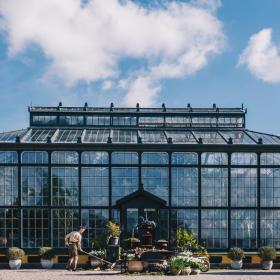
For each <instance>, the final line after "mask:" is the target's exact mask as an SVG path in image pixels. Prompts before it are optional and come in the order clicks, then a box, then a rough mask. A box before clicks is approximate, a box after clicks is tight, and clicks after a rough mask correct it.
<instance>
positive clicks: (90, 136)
mask: <svg viewBox="0 0 280 280" xmlns="http://www.w3.org/2000/svg"><path fill="white" fill-rule="evenodd" d="M109 135H110V131H109V130H108V129H87V130H86V132H85V135H84V138H83V142H84V143H107V140H108V137H109Z"/></svg>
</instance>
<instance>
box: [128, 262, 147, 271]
mask: <svg viewBox="0 0 280 280" xmlns="http://www.w3.org/2000/svg"><path fill="white" fill-rule="evenodd" d="M143 270H144V266H143V262H142V261H136V260H133V261H127V271H128V272H129V273H135V272H142V271H143Z"/></svg>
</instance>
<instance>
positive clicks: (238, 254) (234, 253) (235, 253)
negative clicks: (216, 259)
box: [227, 247, 244, 261]
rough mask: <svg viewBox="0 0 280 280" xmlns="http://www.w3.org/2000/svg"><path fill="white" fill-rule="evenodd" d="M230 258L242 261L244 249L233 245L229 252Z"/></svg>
mask: <svg viewBox="0 0 280 280" xmlns="http://www.w3.org/2000/svg"><path fill="white" fill-rule="evenodd" d="M227 255H228V258H230V259H231V260H233V261H241V260H242V259H243V257H244V251H243V250H242V249H241V248H238V247H233V248H231V249H230V250H229V252H228V254H227Z"/></svg>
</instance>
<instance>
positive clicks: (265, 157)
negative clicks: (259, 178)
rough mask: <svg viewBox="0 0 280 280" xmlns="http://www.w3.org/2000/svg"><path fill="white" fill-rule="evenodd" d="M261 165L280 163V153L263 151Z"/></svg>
mask: <svg viewBox="0 0 280 280" xmlns="http://www.w3.org/2000/svg"><path fill="white" fill-rule="evenodd" d="M261 165H280V153H261Z"/></svg>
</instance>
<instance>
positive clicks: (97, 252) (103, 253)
mask: <svg viewBox="0 0 280 280" xmlns="http://www.w3.org/2000/svg"><path fill="white" fill-rule="evenodd" d="M90 254H92V255H94V256H96V257H98V258H101V259H105V257H106V251H105V250H93V251H91V252H90Z"/></svg>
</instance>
